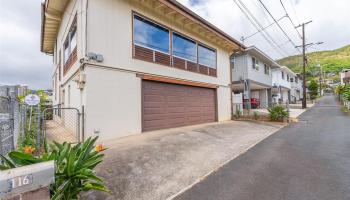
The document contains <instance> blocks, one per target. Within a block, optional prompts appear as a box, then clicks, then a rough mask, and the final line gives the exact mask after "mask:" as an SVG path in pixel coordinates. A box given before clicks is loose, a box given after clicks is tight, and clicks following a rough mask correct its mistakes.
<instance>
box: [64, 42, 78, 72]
mask: <svg viewBox="0 0 350 200" xmlns="http://www.w3.org/2000/svg"><path fill="white" fill-rule="evenodd" d="M77 59H78V56H77V47H75V48H74V50H73V51H72V53H71V54H70V56H69V58H68V60H67V62H66V63H65V64H64V66H63V75H65V74H66V73H67V72H68V70H69V69H70V68H71V67H72V66H73V64H74V63H75V62H76V61H77Z"/></svg>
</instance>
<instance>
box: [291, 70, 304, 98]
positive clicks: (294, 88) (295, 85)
mask: <svg viewBox="0 0 350 200" xmlns="http://www.w3.org/2000/svg"><path fill="white" fill-rule="evenodd" d="M289 80H290V85H291V91H290V101H291V103H296V102H297V101H300V100H302V98H303V80H302V77H301V76H300V74H294V73H293V74H291V76H290V78H289Z"/></svg>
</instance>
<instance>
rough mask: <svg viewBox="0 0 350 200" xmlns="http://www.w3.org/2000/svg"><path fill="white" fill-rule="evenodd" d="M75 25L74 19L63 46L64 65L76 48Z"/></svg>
mask: <svg viewBox="0 0 350 200" xmlns="http://www.w3.org/2000/svg"><path fill="white" fill-rule="evenodd" d="M76 33H77V23H76V19H75V20H74V21H73V24H72V26H71V28H70V30H69V33H68V35H67V38H66V41H65V42H64V44H63V49H64V63H66V62H67V61H68V59H69V57H70V56H71V54H72V53H73V51H74V49H75V48H76V46H77V37H76V35H77V34H76Z"/></svg>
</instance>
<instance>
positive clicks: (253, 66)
mask: <svg viewBox="0 0 350 200" xmlns="http://www.w3.org/2000/svg"><path fill="white" fill-rule="evenodd" d="M255 67H256V59H255V58H254V57H252V68H253V69H255Z"/></svg>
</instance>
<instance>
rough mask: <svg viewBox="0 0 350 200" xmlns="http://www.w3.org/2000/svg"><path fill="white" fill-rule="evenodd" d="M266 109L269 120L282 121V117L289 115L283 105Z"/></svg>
mask: <svg viewBox="0 0 350 200" xmlns="http://www.w3.org/2000/svg"><path fill="white" fill-rule="evenodd" d="M267 110H268V111H269V117H270V120H271V121H283V119H284V118H286V117H288V116H289V113H288V111H287V110H286V109H285V108H284V107H283V106H275V107H272V108H268V109H267Z"/></svg>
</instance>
